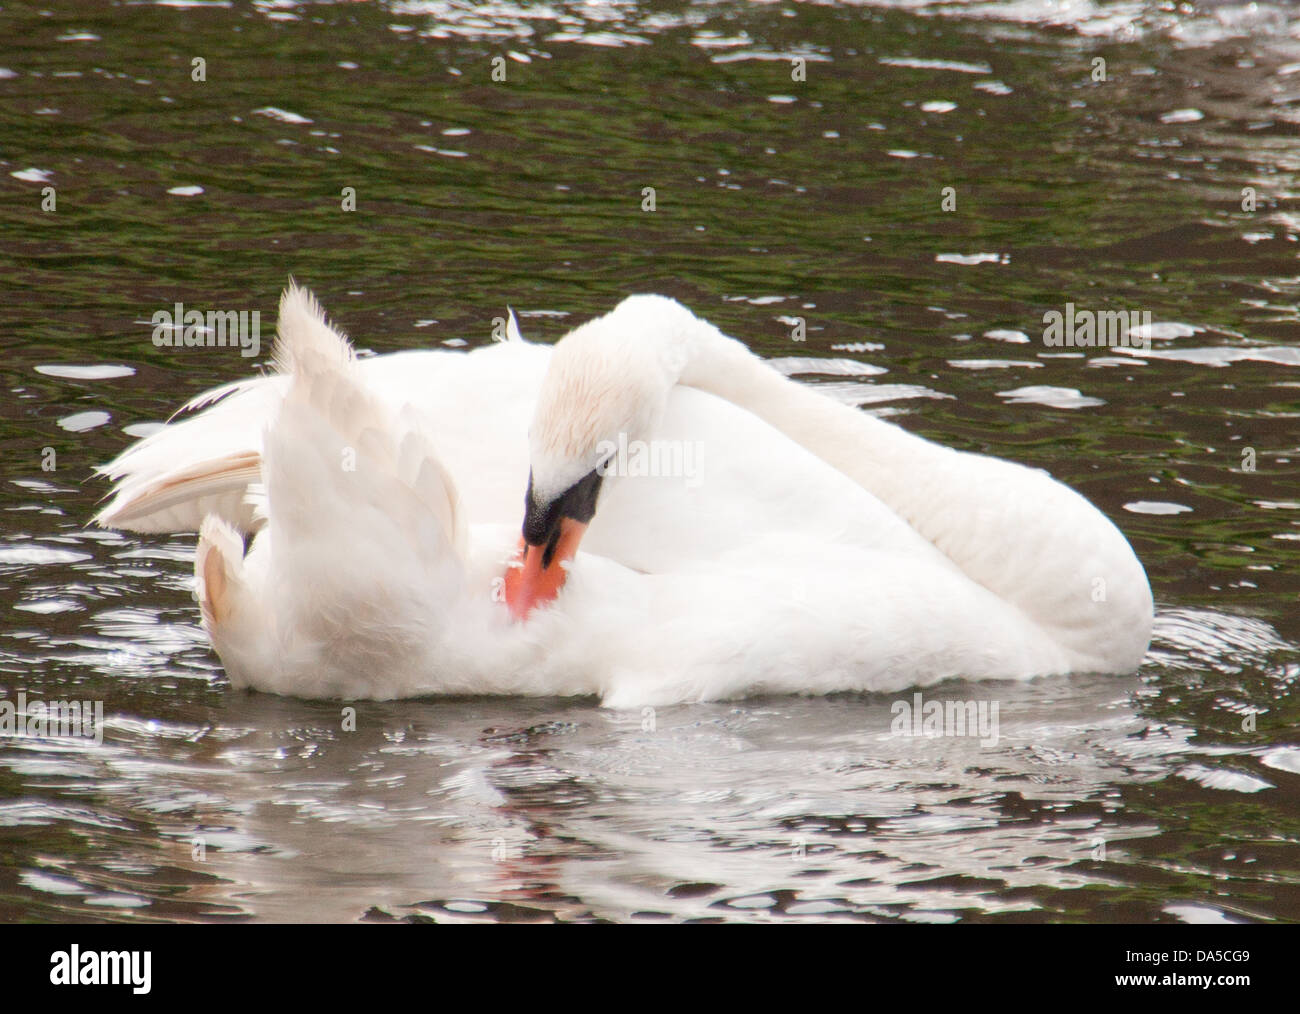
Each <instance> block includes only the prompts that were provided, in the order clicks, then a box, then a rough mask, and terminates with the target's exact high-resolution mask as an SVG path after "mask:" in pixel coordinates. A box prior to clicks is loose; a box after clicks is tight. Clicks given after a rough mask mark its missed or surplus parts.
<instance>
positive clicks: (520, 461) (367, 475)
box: [96, 284, 1152, 707]
mask: <svg viewBox="0 0 1300 1014" xmlns="http://www.w3.org/2000/svg"><path fill="white" fill-rule="evenodd" d="M273 359H274V365H275V372H274V374H273V375H271V376H268V377H263V378H255V379H253V380H249V381H240V382H237V383H235V384H232V385H226V386H225V387H222V388H218V389H215V390H214V391H211V392H206V393H205V394H204V395H201V396H200V397H199V398H197V399H195V400H194V401H193V402H191V403H189V405H187V406H185V407H186V408H187V409H188V410H189V415H188V417H187V418H184V419H182V420H180V421H177V422H173V423H170V424H168V425H167V426H166V427H164V428H163V429H161V430H160V431H158V432H156V433H154V434H153V435H151V436H149V437H147V438H145V439H144V440H143V441H140V442H139V443H137V444H136V445H135V446H133V447H131V448H128V449H127V451H125V452H124V453H123V454H122V455H120V456H119V457H118V458H117V459H115V460H114V461H113V462H110V463H109V464H108V465H105V466H103V467H102V468H101V471H102V472H103V473H104V474H106V475H107V476H109V477H110V478H111V479H113V480H114V481H115V484H116V485H115V489H114V496H113V499H112V500H111V502H110V503H109V504H108V506H107V507H106V508H105V509H104V510H103V511H101V512H100V514H99V515H98V516H97V518H96V520H97V521H98V522H99V523H100V524H101V525H104V526H107V527H117V528H126V529H130V530H136V531H144V532H158V531H187V530H195V529H197V530H198V531H199V543H198V547H197V550H196V558H195V583H196V597H197V598H198V600H199V605H200V612H201V617H202V623H203V627H204V629H205V631H206V632H207V634H208V636H209V639H210V640H211V642H212V644H213V646H214V648H215V650H216V651H217V653H218V655H219V656H220V657H221V659H222V662H223V665H224V666H225V669H226V672H227V675H228V677H229V679H230V681H231V683H232V685H234V686H236V687H249V688H252V689H257V690H263V691H268V692H274V693H282V694H291V695H297V696H307V697H326V698H348V699H362V698H375V699H389V698H394V697H403V696H421V695H430V694H448V693H460V694H488V693H492V694H527V695H569V694H584V695H594V696H596V697H598V698H599V699H600V700H601V702H602V703H603V704H605V705H607V706H612V707H633V706H645V705H662V704H669V703H677V702H687V701H700V700H716V699H724V698H729V697H736V696H742V695H747V694H756V693H812V694H820V693H831V692H836V691H845V690H858V691H884V692H888V691H896V690H900V689H903V688H907V687H913V686H926V685H930V684H933V683H935V682H938V681H941V680H944V679H949V678H956V677H961V678H970V679H1028V678H1031V677H1034V676H1039V675H1048V674H1061V673H1071V672H1113V673H1125V672H1131V671H1132V670H1134V669H1135V668H1136V667H1137V666H1138V665H1139V664H1140V662H1141V660H1142V658H1143V656H1144V654H1145V652H1146V649H1147V645H1148V642H1149V638H1150V632H1151V623H1152V600H1151V593H1150V588H1149V586H1148V583H1147V579H1146V575H1145V572H1144V571H1143V569H1142V566H1141V564H1140V562H1139V561H1138V560H1137V558H1136V556H1135V555H1134V553H1133V551H1132V549H1131V547H1130V546H1129V544H1128V542H1127V541H1126V540H1125V538H1124V536H1123V535H1122V534H1121V533H1120V532H1119V530H1118V529H1117V528H1116V527H1115V526H1114V525H1113V524H1112V523H1111V522H1110V521H1109V520H1108V519H1107V518H1106V517H1105V516H1104V515H1102V514H1101V513H1100V512H1099V511H1098V510H1097V509H1096V508H1095V507H1093V506H1092V505H1091V504H1090V503H1089V502H1088V501H1087V500H1085V499H1084V498H1083V497H1082V496H1080V495H1079V494H1078V493H1076V492H1074V491H1073V490H1070V489H1069V488H1068V487H1066V486H1064V485H1062V484H1060V483H1058V482H1056V481H1055V480H1054V479H1052V478H1051V477H1050V476H1048V475H1047V474H1046V473H1044V472H1041V471H1038V470H1034V469H1029V468H1026V467H1024V466H1021V465H1017V464H1014V463H1011V462H1007V461H1002V460H1000V459H996V458H991V457H987V456H983V455H978V454H972V453H969V452H962V451H957V450H954V449H951V448H947V447H943V446H941V445H939V444H935V443H933V442H930V441H927V440H925V439H923V438H920V437H917V436H914V435H912V434H909V433H907V432H906V431H904V430H902V429H900V428H898V427H897V426H894V425H893V424H891V423H888V422H886V421H884V420H881V419H877V418H875V417H872V416H869V415H866V414H864V413H862V412H860V411H858V410H855V409H853V408H850V407H849V406H846V405H843V404H841V403H838V402H835V401H832V400H830V399H828V398H826V397H824V396H822V395H821V394H819V393H818V392H816V391H815V390H814V389H811V388H808V387H805V386H803V385H800V384H798V383H796V382H794V381H792V380H790V379H789V378H787V377H785V376H783V375H782V374H780V373H779V372H777V371H776V370H774V369H772V368H771V367H770V366H769V365H767V364H765V363H764V362H763V361H762V360H761V359H760V358H758V357H757V356H755V355H754V354H753V353H751V352H750V351H749V350H748V349H747V348H746V347H745V346H744V345H743V344H741V343H740V342H738V341H736V340H735V339H732V338H729V337H727V336H726V335H724V334H723V333H722V332H721V331H719V330H718V329H717V328H715V327H713V326H712V325H710V324H708V323H707V322H706V321H703V320H701V319H700V318H698V317H696V316H695V315H694V314H692V313H691V312H690V311H689V310H688V309H686V308H685V307H683V306H682V305H681V304H679V303H677V302H675V301H673V300H671V299H667V298H665V297H661V296H651V295H642V296H631V297H628V298H627V299H625V300H624V301H623V302H622V303H620V304H619V305H618V306H617V307H616V308H615V309H614V310H613V311H611V312H610V313H608V314H606V315H604V316H603V317H600V318H597V319H596V320H593V321H590V322H588V323H586V324H583V325H581V326H579V327H578V328H575V329H574V330H573V331H571V332H570V333H569V334H567V335H566V336H565V337H564V338H563V339H562V340H561V341H560V342H558V343H557V344H556V345H555V346H554V348H547V347H545V346H538V345H533V344H530V343H528V342H526V341H524V340H523V339H522V336H520V335H519V333H518V328H517V325H515V324H514V321H513V316H512V318H511V327H510V333H509V336H508V338H507V340H505V341H502V342H499V343H496V344H494V345H492V346H490V347H487V348H483V349H478V350H475V351H473V352H469V353H464V352H450V351H412V352H400V353H396V354H392V355H387V356H378V357H370V358H360V357H358V356H356V355H355V353H354V352H353V350H352V348H351V346H350V344H349V343H348V341H347V339H346V337H345V336H344V335H343V334H342V333H341V332H339V331H338V330H337V329H335V328H334V327H332V326H331V325H330V324H329V322H328V321H327V320H326V318H325V315H324V312H323V311H322V310H321V308H320V306H319V304H318V303H317V302H316V300H315V298H314V297H313V296H312V295H311V294H310V293H309V292H307V290H305V289H302V288H300V287H298V286H296V285H293V284H291V285H290V287H289V288H288V289H286V290H285V293H284V295H283V297H282V299H281V304H280V314H279V323H278V338H277V342H276V347H275V352H274V357H273ZM629 443H632V444H638V445H640V446H651V445H654V444H656V443H658V444H659V445H660V446H663V447H668V448H676V449H679V450H680V449H681V448H685V447H688V446H689V447H691V448H692V449H693V452H694V453H693V456H692V459H691V460H692V465H693V467H692V469H691V471H692V474H690V475H683V474H658V475H656V474H635V472H634V470H633V469H629V468H626V467H625V466H626V463H625V462H623V461H621V460H620V456H619V455H618V454H617V453H616V452H615V450H614V449H616V448H625V447H627V446H628V445H629ZM673 460H676V461H678V462H681V461H683V460H685V459H684V457H682V456H679V457H678V458H676V459H673ZM669 471H670V472H671V471H672V470H669ZM679 471H680V470H679ZM521 517H522V524H521V520H520V519H521ZM249 537H251V545H249V547H248V549H247V551H245V540H246V539H247V538H249Z"/></svg>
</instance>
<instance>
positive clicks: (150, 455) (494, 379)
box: [95, 288, 550, 533]
mask: <svg viewBox="0 0 1300 1014" xmlns="http://www.w3.org/2000/svg"><path fill="white" fill-rule="evenodd" d="M294 293H305V290H300V289H296V288H291V289H289V290H287V291H286V298H285V300H283V301H282V302H281V308H280V318H279V322H278V332H279V339H278V341H277V343H276V349H275V362H276V364H277V366H278V368H279V369H280V370H281V371H282V372H281V374H279V375H274V376H270V377H261V378H255V379H252V380H248V381H241V382H238V383H236V384H227V385H225V386H223V387H220V388H215V389H214V390H212V391H207V392H204V393H203V394H201V395H199V396H198V397H197V398H195V399H193V400H192V401H191V402H189V403H188V404H187V405H186V406H184V407H183V408H182V409H181V412H182V413H188V412H195V413H197V414H193V415H188V416H187V417H185V418H182V419H179V420H176V421H173V422H171V423H169V424H168V425H166V426H165V427H163V428H162V429H161V430H159V431H158V432H156V433H153V434H151V435H150V436H148V437H146V438H145V439H143V440H141V441H139V442H137V443H135V444H133V445H132V446H131V447H129V448H128V449H127V450H126V451H124V452H123V453H122V454H121V455H119V456H118V457H117V458H116V459H114V460H113V461H111V462H109V463H108V464H107V465H104V466H102V467H100V468H99V469H98V472H99V474H101V475H105V476H107V477H108V478H110V479H112V480H113V482H114V483H115V486H114V489H113V496H112V500H111V501H110V502H109V503H108V505H107V506H106V507H105V508H104V509H103V510H102V511H100V513H99V514H98V515H97V516H96V517H95V522H96V523H97V524H99V525H101V526H103V527H105V528H121V529H127V530H129V531H137V532H181V531H197V530H198V528H199V525H200V524H201V523H202V521H203V519H204V517H206V516H207V515H209V514H214V515H216V516H218V517H220V518H222V519H223V520H224V521H226V522H227V523H228V524H230V525H232V526H233V527H234V528H235V529H236V530H237V531H240V532H243V533H251V532H254V531H256V530H257V529H258V528H259V527H260V524H259V522H258V520H257V518H256V517H255V516H254V515H253V513H252V512H251V511H250V509H249V504H248V501H247V496H246V495H247V493H248V490H249V487H250V485H252V484H253V483H255V482H257V481H258V480H259V479H260V478H261V469H262V463H261V455H262V438H263V432H264V431H265V429H266V426H267V424H268V422H270V420H271V418H272V417H273V416H274V414H275V412H276V410H277V409H278V407H279V405H280V404H281V402H282V401H283V399H284V397H285V392H286V391H287V390H288V381H287V378H286V376H285V375H284V373H285V372H286V371H287V372H291V371H292V369H293V365H294V357H295V356H296V355H301V354H307V353H309V352H310V351H311V350H313V349H314V350H316V352H317V353H321V352H323V353H324V354H325V355H347V356H349V357H350V356H351V351H350V349H348V347H347V345H346V343H344V344H343V345H339V344H338V342H339V339H340V338H341V337H342V336H341V335H338V334H337V333H336V332H335V331H334V330H333V329H332V328H331V327H330V326H329V324H328V323H327V322H326V320H325V318H324V315H323V314H322V313H321V312H320V308H319V306H318V305H316V304H315V302H314V298H312V297H310V295H309V294H307V295H305V296H304V295H297V296H294V295H292V294H294ZM291 297H292V298H291ZM512 320H513V318H512ZM331 343H333V344H331ZM340 349H342V350H345V351H339V350H340ZM549 351H550V350H549V349H547V348H545V347H541V346H536V345H530V344H528V343H526V342H524V341H522V340H519V339H518V338H517V326H516V327H515V328H513V329H512V340H510V341H507V342H503V343H501V344H499V345H494V346H492V347H490V348H484V349H479V350H476V351H474V352H470V353H463V352H454V351H451V350H434V351H424V350H420V351H410V352H399V353H395V354H392V355H386V356H378V357H373V358H369V359H362V360H360V361H358V362H357V364H356V366H357V369H358V371H359V375H360V377H361V378H362V379H363V380H364V382H365V384H366V386H367V388H368V389H369V390H370V391H371V392H372V393H373V394H375V395H376V396H377V397H379V398H381V399H382V400H383V401H384V402H385V403H387V404H388V405H389V406H390V408H392V409H393V410H394V411H398V410H400V409H401V407H402V406H403V405H406V404H411V405H417V406H420V408H421V411H423V412H424V413H425V415H426V416H427V417H428V422H429V425H430V426H431V428H432V430H431V431H432V432H435V433H438V434H439V446H440V447H442V448H444V457H445V458H446V460H447V462H448V464H449V465H450V466H451V468H452V472H453V474H456V475H459V476H461V477H462V482H463V483H464V484H465V486H466V495H467V499H468V501H469V505H470V510H471V513H472V515H473V516H474V517H475V518H476V519H479V520H486V521H497V522H500V521H504V520H505V519H506V514H507V511H506V510H505V507H504V505H505V504H507V503H508V504H509V505H510V509H509V513H511V514H513V513H517V510H518V504H519V503H520V502H521V500H522V497H523V489H524V485H525V483H526V481H527V470H528V465H527V456H526V443H525V437H524V434H525V433H526V432H527V428H528V419H529V417H530V415H531V409H532V403H533V398H534V396H535V392H536V388H537V385H538V383H540V379H541V375H542V373H543V372H544V371H545V368H546V361H547V358H548V356H549ZM516 485H517V486H518V491H517V492H516V490H515V486H516ZM514 520H517V518H516V519H514Z"/></svg>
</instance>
